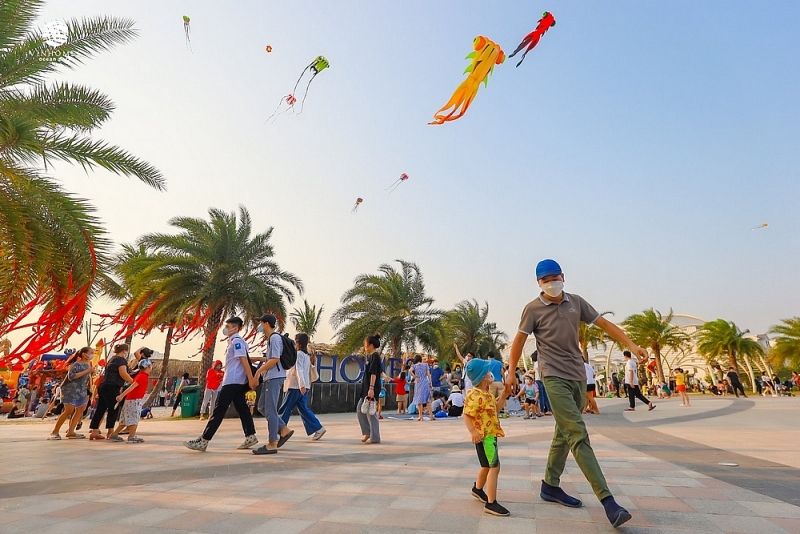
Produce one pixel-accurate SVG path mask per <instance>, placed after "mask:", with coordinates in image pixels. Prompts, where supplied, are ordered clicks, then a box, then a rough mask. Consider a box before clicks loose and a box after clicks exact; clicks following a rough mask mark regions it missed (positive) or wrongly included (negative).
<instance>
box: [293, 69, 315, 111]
mask: <svg viewBox="0 0 800 534" xmlns="http://www.w3.org/2000/svg"><path fill="white" fill-rule="evenodd" d="M315 76H316V74H314V75H313V76H311V79H310V80H308V85H306V92H305V93H303V100H301V101H300V111H298V112H297V114H298V115H300V114H301V113H302V112H303V108H304V107H305V105H306V97H307V96H308V88H309V87H311V82H313V81H314V77H315Z"/></svg>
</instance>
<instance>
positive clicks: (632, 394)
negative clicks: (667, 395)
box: [628, 385, 650, 408]
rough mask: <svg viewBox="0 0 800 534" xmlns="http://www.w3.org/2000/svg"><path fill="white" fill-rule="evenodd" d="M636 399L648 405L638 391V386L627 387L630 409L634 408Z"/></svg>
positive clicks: (645, 398) (648, 402)
mask: <svg viewBox="0 0 800 534" xmlns="http://www.w3.org/2000/svg"><path fill="white" fill-rule="evenodd" d="M636 399H639V400H640V401H642V402H643V403H645V404H648V405H649V404H650V401H649V400H647V397H645V396H644V395H642V390H641V389H639V386H631V385H628V403H629V404H630V405H631V408H636Z"/></svg>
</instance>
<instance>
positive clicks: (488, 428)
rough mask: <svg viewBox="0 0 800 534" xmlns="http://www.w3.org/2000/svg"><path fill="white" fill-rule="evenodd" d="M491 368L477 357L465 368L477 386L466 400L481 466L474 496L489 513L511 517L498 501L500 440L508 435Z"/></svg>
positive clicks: (466, 417) (466, 420) (469, 426)
mask: <svg viewBox="0 0 800 534" xmlns="http://www.w3.org/2000/svg"><path fill="white" fill-rule="evenodd" d="M489 367H490V365H489V362H488V361H487V360H481V359H478V358H473V359H472V360H470V361H469V362H468V363H467V366H466V369H465V371H466V373H467V377H468V378H469V380H470V382H472V384H473V386H472V389H470V390H469V391H468V392H467V395H466V397H465V398H464V424H465V425H466V426H467V430H468V431H469V434H470V436H471V438H472V443H474V444H475V450H476V451H477V453H478V461H479V462H480V465H481V468H480V470H479V471H478V477H477V479H476V481H475V484H474V485H473V486H472V495H473V496H474V497H475V498H476V499H478V500H479V501H482V502H484V503H485V506H484V510H483V511H484V512H485V513H488V514H492V515H499V516H507V515H509V512H508V510H506V509H505V508H504V507H503V506H501V505H500V504H498V502H497V477H498V476H499V475H500V456H499V455H498V450H497V438H502V437H504V436H505V433H504V432H503V429H502V428H500V421H499V420H498V418H497V405H496V404H495V400H494V396H493V395H492V394H491V393H490V392H489V384H491V383H492V380H493V378H492V373H491V372H490V369H489ZM484 487H485V488H486V491H484Z"/></svg>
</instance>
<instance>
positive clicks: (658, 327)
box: [622, 308, 689, 382]
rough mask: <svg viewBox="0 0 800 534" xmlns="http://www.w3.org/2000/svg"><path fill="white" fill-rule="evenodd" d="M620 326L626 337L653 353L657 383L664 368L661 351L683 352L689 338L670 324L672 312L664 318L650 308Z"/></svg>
mask: <svg viewBox="0 0 800 534" xmlns="http://www.w3.org/2000/svg"><path fill="white" fill-rule="evenodd" d="M622 326H623V328H624V329H625V332H626V333H627V334H628V337H629V338H631V340H632V341H633V342H634V343H636V344H637V345H639V346H640V347H647V348H649V349H651V350H652V351H653V354H654V355H655V358H656V370H657V372H658V380H659V382H665V380H664V367H663V363H662V361H661V352H662V350H665V349H667V350H674V351H676V352H677V351H681V350H684V349H685V347H686V345H687V343H688V341H689V338H688V336H687V335H686V334H685V333H684V332H682V331H681V330H680V329H679V328H677V327H676V326H674V325H673V324H672V310H670V311H669V314H668V315H666V316H663V315H661V312H659V311H656V310H654V309H653V308H650V309H649V310H644V311H643V312H642V313H636V314H633V315H631V316H630V317H628V318H627V319H625V320H624V321H622Z"/></svg>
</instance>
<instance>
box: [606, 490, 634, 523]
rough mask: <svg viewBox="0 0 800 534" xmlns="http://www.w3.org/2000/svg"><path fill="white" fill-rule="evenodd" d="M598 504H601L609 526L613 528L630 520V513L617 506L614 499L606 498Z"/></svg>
mask: <svg viewBox="0 0 800 534" xmlns="http://www.w3.org/2000/svg"><path fill="white" fill-rule="evenodd" d="M600 504H602V505H603V508H605V510H606V517H607V518H608V521H609V522H610V523H611V526H612V527H614V528H616V527H618V526H620V525H621V524H623V523H625V522H627V521H629V520H630V519H631V513H630V512H629V511H627V510H626V509H625V508H623V507H622V506H620V505H619V504H617V501H615V500H614V497H606V498H605V499H603V500H602V501H600Z"/></svg>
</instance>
